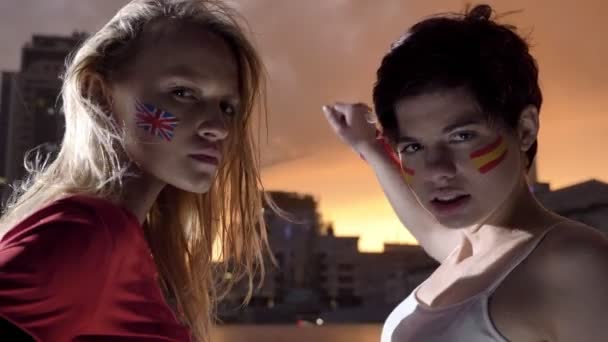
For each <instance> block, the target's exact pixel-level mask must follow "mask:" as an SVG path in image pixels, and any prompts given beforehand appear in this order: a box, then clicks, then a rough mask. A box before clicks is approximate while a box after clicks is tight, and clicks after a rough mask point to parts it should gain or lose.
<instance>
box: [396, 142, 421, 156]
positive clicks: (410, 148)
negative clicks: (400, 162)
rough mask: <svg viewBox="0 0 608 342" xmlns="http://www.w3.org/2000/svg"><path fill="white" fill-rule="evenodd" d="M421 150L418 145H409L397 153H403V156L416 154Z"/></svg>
mask: <svg viewBox="0 0 608 342" xmlns="http://www.w3.org/2000/svg"><path fill="white" fill-rule="evenodd" d="M421 148H422V146H420V144H409V145H405V146H403V147H402V148H401V149H400V150H399V152H400V153H405V154H412V153H416V152H417V151H418V150H420V149H421Z"/></svg>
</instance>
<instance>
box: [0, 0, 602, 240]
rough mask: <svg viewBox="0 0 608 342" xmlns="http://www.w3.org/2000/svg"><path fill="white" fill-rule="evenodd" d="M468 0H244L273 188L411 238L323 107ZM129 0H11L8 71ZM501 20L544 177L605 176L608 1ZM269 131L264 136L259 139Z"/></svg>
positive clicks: (355, 91) (362, 91)
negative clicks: (522, 41)
mask: <svg viewBox="0 0 608 342" xmlns="http://www.w3.org/2000/svg"><path fill="white" fill-rule="evenodd" d="M468 2H469V1H462V0H434V1H422V0H415V1H402V0H383V1H381V2H372V1H354V0H353V1H349V0H335V1H327V0H309V1H276V0H275V1H273V0H239V1H232V3H238V7H240V9H241V12H242V13H243V15H244V17H245V18H247V19H248V21H249V26H250V28H251V29H252V31H253V32H254V35H253V36H254V41H255V43H256V45H257V46H258V47H259V50H260V52H261V54H262V56H263V58H264V60H265V63H266V65H267V68H268V72H269V84H268V90H269V93H268V100H269V132H268V139H269V143H270V144H266V145H265V146H263V159H264V162H265V165H268V166H266V167H265V168H264V169H263V175H262V176H263V181H264V183H265V185H266V187H267V188H268V190H285V191H297V192H301V193H308V194H312V195H313V196H315V198H317V199H318V200H319V202H320V211H321V213H322V215H323V219H324V221H333V222H334V227H335V231H336V234H337V235H358V236H361V239H360V243H359V247H360V248H361V249H362V250H364V251H377V250H379V249H380V248H382V244H383V243H384V242H395V241H399V242H414V240H413V239H412V237H411V236H410V235H409V233H408V232H407V231H406V230H405V229H404V228H403V227H402V226H401V225H400V223H399V222H398V220H397V219H396V218H395V216H394V214H393V213H392V210H391V208H390V207H389V205H388V202H387V201H386V200H385V199H384V196H383V194H382V192H381V190H380V188H379V186H378V185H377V182H376V180H375V178H374V175H373V173H372V172H371V170H369V169H368V167H367V166H366V165H365V163H364V162H362V161H361V160H360V158H359V157H358V156H356V155H355V154H354V153H352V152H351V151H350V150H349V148H348V147H346V146H344V145H342V143H341V142H340V141H339V140H338V138H336V137H335V136H334V135H333V133H332V132H331V130H330V128H329V127H328V125H327V124H326V123H325V121H324V118H323V116H322V113H321V109H320V108H321V106H322V105H323V104H325V103H328V102H332V101H337V100H340V101H365V102H370V101H371V87H372V84H373V82H374V77H375V71H376V68H377V66H378V63H379V61H380V58H381V57H382V55H383V54H384V53H385V52H386V51H387V49H388V46H389V44H390V43H391V42H392V41H393V40H395V39H396V38H397V37H398V36H399V35H400V34H401V33H402V32H404V31H405V30H406V29H407V28H408V27H409V26H411V25H412V24H414V23H415V22H416V21H418V20H420V19H422V18H424V17H426V16H429V15H431V14H433V13H438V12H446V11H460V10H461V9H463V8H464V6H465V4H466V3H468ZM125 3H127V1H119V0H107V1H103V2H102V1H93V0H3V1H2V2H1V3H0V41H1V42H3V46H2V49H0V70H18V68H19V58H20V52H21V47H22V46H23V45H24V44H25V43H26V42H28V41H29V40H30V39H31V36H32V34H34V33H44V34H60V35H69V34H71V33H72V32H74V31H76V30H77V31H87V32H94V31H95V30H96V29H98V28H99V27H101V25H103V24H104V23H105V22H106V21H107V20H109V18H110V17H111V16H112V15H114V13H115V12H116V10H118V9H119V8H120V7H121V6H122V5H124V4H125ZM486 3H489V4H491V5H493V6H494V7H495V9H496V10H497V11H498V12H508V11H512V10H522V12H521V13H516V14H512V15H509V16H507V17H505V18H504V20H503V21H505V22H508V23H512V24H515V25H517V26H518V27H519V28H520V31H521V32H523V33H524V34H525V35H526V36H530V37H531V42H532V53H533V54H534V55H535V56H536V57H537V59H538V62H539V65H540V74H541V86H542V89H543V92H544V98H545V103H544V105H543V108H542V110H541V133H540V143H539V155H538V176H539V180H540V181H547V182H550V183H551V185H552V186H553V187H562V186H565V185H569V184H573V183H577V182H581V181H584V180H587V179H590V178H595V179H599V180H602V181H604V182H608V161H606V158H605V156H606V152H605V149H606V147H608V115H606V112H607V110H606V108H608V97H607V96H606V94H608V69H607V68H605V65H604V64H605V61H606V60H608V44H607V43H605V42H606V39H605V35H606V33H608V22H606V20H605V18H604V16H605V13H608V2H606V1H602V0H582V1H577V2H575V1H550V0H540V1H524V0H496V1H486ZM263 139H265V138H263Z"/></svg>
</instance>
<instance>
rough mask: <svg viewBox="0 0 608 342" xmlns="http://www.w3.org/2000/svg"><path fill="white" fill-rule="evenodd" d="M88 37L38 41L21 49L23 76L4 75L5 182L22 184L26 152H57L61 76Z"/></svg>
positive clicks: (0, 141)
mask: <svg viewBox="0 0 608 342" xmlns="http://www.w3.org/2000/svg"><path fill="white" fill-rule="evenodd" d="M85 37H86V35H85V34H82V33H74V34H73V35H72V36H67V37H63V36H49V35H34V36H33V37H32V40H31V41H30V42H28V43H26V44H25V46H24V47H23V49H22V54H21V67H20V70H19V71H18V72H3V73H2V82H1V86H2V88H1V90H0V96H2V99H1V105H0V115H1V117H0V130H1V132H0V133H1V134H0V135H1V136H2V137H1V138H0V160H1V162H0V166H1V170H0V172H1V173H2V174H1V176H2V178H3V179H5V182H7V183H11V182H13V181H15V180H19V179H21V178H23V176H24V175H25V169H24V157H25V155H26V152H27V151H29V150H32V149H33V148H35V147H40V148H41V150H40V151H41V152H43V153H50V154H51V155H52V153H53V152H55V151H57V149H58V146H59V144H60V142H61V139H62V137H63V132H64V118H63V114H62V112H61V101H60V98H59V94H60V92H61V84H62V83H61V79H60V76H61V74H62V73H63V72H64V69H65V65H66V59H67V57H68V55H69V54H70V53H71V52H72V51H74V49H75V48H76V47H77V46H78V45H79V44H80V42H81V41H83V40H84V39H85Z"/></svg>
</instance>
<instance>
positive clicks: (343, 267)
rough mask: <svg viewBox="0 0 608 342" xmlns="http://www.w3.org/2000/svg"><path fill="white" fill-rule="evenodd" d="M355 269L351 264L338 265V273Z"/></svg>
mask: <svg viewBox="0 0 608 342" xmlns="http://www.w3.org/2000/svg"><path fill="white" fill-rule="evenodd" d="M354 269H355V266H354V265H353V264H338V271H352V270H354Z"/></svg>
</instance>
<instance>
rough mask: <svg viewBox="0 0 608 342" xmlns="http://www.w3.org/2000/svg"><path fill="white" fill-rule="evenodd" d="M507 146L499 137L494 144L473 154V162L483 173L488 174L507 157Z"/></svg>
mask: <svg viewBox="0 0 608 342" xmlns="http://www.w3.org/2000/svg"><path fill="white" fill-rule="evenodd" d="M507 152H508V150H507V144H505V142H504V139H503V138H502V136H499V137H498V139H496V141H494V142H493V143H492V144H490V145H488V146H486V147H484V148H482V149H480V150H477V151H475V152H473V153H471V160H473V163H474V164H475V166H476V167H477V169H478V170H479V172H481V173H488V172H490V171H491V170H493V169H494V168H495V167H497V166H498V165H499V164H500V163H501V162H502V161H503V160H505V158H506V157H507Z"/></svg>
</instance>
